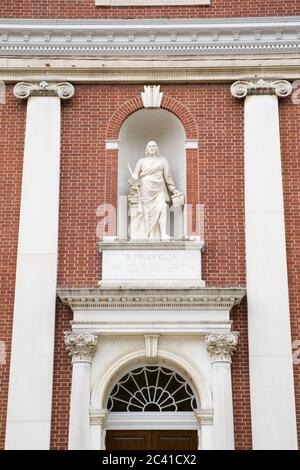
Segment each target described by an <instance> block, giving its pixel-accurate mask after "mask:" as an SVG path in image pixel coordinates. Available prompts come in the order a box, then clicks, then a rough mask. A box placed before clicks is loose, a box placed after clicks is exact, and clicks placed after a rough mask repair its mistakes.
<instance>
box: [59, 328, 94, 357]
mask: <svg viewBox="0 0 300 470" xmlns="http://www.w3.org/2000/svg"><path fill="white" fill-rule="evenodd" d="M97 341H98V336H97V335H93V334H91V333H72V332H69V331H66V332H65V345H66V346H67V351H68V352H69V355H70V356H72V362H73V363H75V362H92V357H93V355H94V353H95V351H96V349H97Z"/></svg>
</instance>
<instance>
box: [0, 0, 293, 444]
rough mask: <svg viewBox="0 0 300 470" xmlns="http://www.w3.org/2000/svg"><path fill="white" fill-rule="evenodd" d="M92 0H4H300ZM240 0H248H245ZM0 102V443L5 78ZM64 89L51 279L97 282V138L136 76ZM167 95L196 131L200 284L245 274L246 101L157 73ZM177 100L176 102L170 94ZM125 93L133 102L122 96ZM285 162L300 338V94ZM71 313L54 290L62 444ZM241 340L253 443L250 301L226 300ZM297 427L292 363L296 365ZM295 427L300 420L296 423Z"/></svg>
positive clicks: (251, 7)
mask: <svg viewBox="0 0 300 470" xmlns="http://www.w3.org/2000/svg"><path fill="white" fill-rule="evenodd" d="M94 3H95V2H94V0H74V1H72V0H65V1H62V0H53V1H51V2H49V1H46V0H23V1H17V0H16V1H14V2H11V1H8V0H2V2H1V6H0V17H2V18H51V19H54V18H86V19H101V18H103V19H107V18H122V19H124V18H162V17H164V18H202V17H203V18H205V17H206V18H209V17H232V16H276V15H278V16H284V15H300V3H299V1H298V0H286V1H282V2H278V1H277V0H271V1H267V0H263V1H260V0H248V1H247V2H241V1H240V0H228V1H226V2H225V1H223V0H212V5H211V6H210V7H205V6H198V7H164V8H163V7H152V8H143V7H140V8H102V7H95V5H94ZM243 4H244V5H243ZM7 88H8V89H7V95H6V104H5V105H0V129H1V134H0V135H1V137H0V155H1V163H2V164H1V166H0V200H1V204H0V220H1V231H0V239H1V242H0V250H1V251H0V252H1V256H0V273H1V281H0V292H1V311H0V339H1V340H4V341H5V343H6V350H7V355H6V364H1V365H0V448H3V446H4V439H5V420H6V407H7V394H8V374H9V358H10V341H11V333H12V316H13V302H14V283H15V272H16V254H17V241H18V220H19V211H20V191H21V180H22V161H23V146H24V128H25V116H26V103H24V102H19V101H18V100H17V99H16V98H14V96H13V94H12V87H11V86H8V87H7ZM75 88H76V93H75V96H74V98H73V99H72V100H70V101H67V102H65V103H63V106H62V154H61V198H60V230H59V266H58V285H59V286H60V287H86V286H88V287H96V286H97V284H98V281H99V279H100V276H101V272H100V267H101V262H100V255H99V253H98V252H97V246H96V242H97V238H96V225H97V221H98V219H97V215H96V209H97V207H98V206H99V204H101V203H103V202H105V201H106V202H108V201H113V200H114V198H115V189H116V186H117V158H116V152H111V154H109V152H106V151H105V139H113V138H116V132H117V130H118V128H119V127H118V126H120V123H121V122H120V121H122V120H123V118H124V119H125V117H126V115H129V114H130V113H132V112H134V110H136V109H138V107H139V106H140V105H141V103H140V102H139V101H138V100H139V98H137V97H139V95H140V92H141V91H142V86H140V85H120V84H118V85H83V84H77V85H75ZM161 91H163V92H164V94H165V101H164V105H163V107H165V108H166V109H169V110H170V111H172V112H175V114H177V115H178V116H179V117H180V118H181V119H182V122H183V124H184V126H185V129H186V131H187V138H194V134H195V132H197V135H198V136H199V143H200V144H199V150H190V151H189V153H188V164H187V169H188V178H187V191H188V194H189V200H190V201H191V202H194V203H197V202H200V203H202V204H204V205H205V241H206V244H207V249H206V251H205V253H204V254H203V264H202V269H203V279H205V281H206V282H207V285H208V287H233V286H245V284H246V276H245V227H244V194H243V188H244V181H243V102H242V100H241V101H240V100H236V99H234V98H233V97H232V96H231V95H230V90H229V84H226V85H215V84H214V85H208V84H201V85H186V84H185V85H163V86H162V87H161ZM179 102H180V103H181V104H182V109H181V110H177V111H176V109H177V108H176V107H177V106H179V107H180V106H181V105H178V103H179ZM124 103H131V104H132V108H130V106H129V109H128V107H127V106H125V107H124ZM280 113H281V139H282V168H283V183H284V202H285V220H286V238H287V257H288V276H289V289H290V307H291V325H292V336H293V340H298V339H299V338H300V331H299V330H300V317H299V310H300V295H299V291H300V290H299V283H300V282H299V278H300V273H299V266H300V249H299V246H300V245H299V234H300V227H299V224H300V222H299V220H300V218H299V203H300V186H299V181H300V163H299V159H298V140H299V133H300V118H299V106H294V105H293V104H292V102H291V99H290V98H287V99H285V100H282V101H281V104H280ZM70 320H71V313H70V311H69V310H68V309H67V308H66V307H63V306H62V305H61V304H60V302H59V301H58V302H57V316H56V337H55V364H54V385H53V409H52V438H51V448H53V449H65V448H67V441H68V420H69V402H70V384H71V361H70V358H69V357H68V355H67V352H66V350H65V347H64V344H63V332H64V331H66V330H68V329H69V321H70ZM232 320H233V328H234V330H237V331H239V332H240V341H239V346H238V350H237V353H236V355H235V356H234V358H233V366H232V375H233V400H234V419H235V433H236V436H235V438H236V447H237V448H238V449H250V448H251V414H250V395H249V364H248V342H247V306H246V302H245V301H244V302H243V303H242V305H241V306H240V307H239V308H236V309H234V310H233V312H232ZM294 371H295V384H296V400H297V402H296V403H297V417H298V427H299V428H300V386H299V384H300V366H299V365H295V366H294ZM299 431H300V429H299Z"/></svg>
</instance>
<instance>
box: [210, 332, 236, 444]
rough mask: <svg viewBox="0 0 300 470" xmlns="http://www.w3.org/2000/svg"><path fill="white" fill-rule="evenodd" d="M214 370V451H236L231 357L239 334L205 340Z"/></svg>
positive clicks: (217, 336)
mask: <svg viewBox="0 0 300 470" xmlns="http://www.w3.org/2000/svg"><path fill="white" fill-rule="evenodd" d="M205 341H206V344H207V350H208V352H209V353H210V355H211V362H212V368H213V411H214V414H213V423H214V449H216V450H233V449H234V423H233V405H232V386H231V355H232V354H233V352H234V351H235V349H236V345H237V333H230V334H225V335H221V334H211V335H209V336H207V337H206V339H205Z"/></svg>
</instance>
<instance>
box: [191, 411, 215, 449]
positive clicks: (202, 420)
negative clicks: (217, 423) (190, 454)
mask: <svg viewBox="0 0 300 470" xmlns="http://www.w3.org/2000/svg"><path fill="white" fill-rule="evenodd" d="M195 415H196V418H197V420H198V422H199V424H200V428H199V429H198V449H199V450H213V449H214V443H213V411H212V410H199V411H195Z"/></svg>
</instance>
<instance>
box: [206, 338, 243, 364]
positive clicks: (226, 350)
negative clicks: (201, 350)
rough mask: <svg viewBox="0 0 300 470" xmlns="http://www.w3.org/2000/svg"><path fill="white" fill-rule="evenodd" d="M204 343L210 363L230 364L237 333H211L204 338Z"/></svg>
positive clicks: (234, 349)
mask: <svg viewBox="0 0 300 470" xmlns="http://www.w3.org/2000/svg"><path fill="white" fill-rule="evenodd" d="M205 343H206V345H207V351H208V352H209V353H210V355H211V359H212V362H231V356H232V355H233V353H234V352H235V351H236V346H237V343H238V333H236V332H232V333H226V334H217V333H213V334H211V335H207V336H206V337H205Z"/></svg>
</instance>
